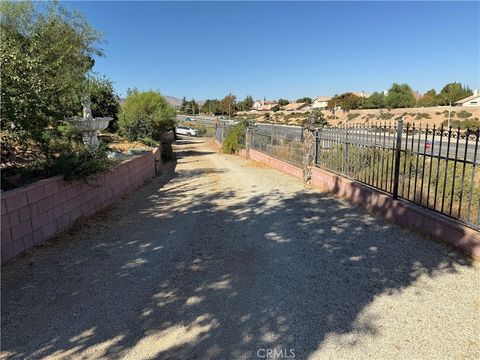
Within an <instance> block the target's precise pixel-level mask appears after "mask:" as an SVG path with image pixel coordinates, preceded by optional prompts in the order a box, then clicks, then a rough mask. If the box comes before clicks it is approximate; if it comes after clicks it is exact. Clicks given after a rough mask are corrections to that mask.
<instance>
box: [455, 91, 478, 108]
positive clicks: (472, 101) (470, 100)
mask: <svg viewBox="0 0 480 360" xmlns="http://www.w3.org/2000/svg"><path fill="white" fill-rule="evenodd" d="M455 105H457V106H480V94H479V93H478V90H474V91H473V95H472V96H469V97H466V98H465V99H462V100H458V101H457V102H456V103H455Z"/></svg>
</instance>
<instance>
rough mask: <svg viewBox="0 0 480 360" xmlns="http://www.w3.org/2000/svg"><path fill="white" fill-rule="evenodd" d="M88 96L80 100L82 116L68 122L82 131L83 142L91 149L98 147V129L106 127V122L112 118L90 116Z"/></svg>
mask: <svg viewBox="0 0 480 360" xmlns="http://www.w3.org/2000/svg"><path fill="white" fill-rule="evenodd" d="M90 105H91V101H90V97H85V98H84V99H83V100H82V106H83V118H73V119H71V120H69V121H68V122H69V123H70V124H71V125H72V126H73V127H74V128H75V129H77V130H79V131H80V132H81V133H82V136H83V142H84V144H85V145H87V146H88V147H90V148H92V149H98V146H99V145H100V143H99V142H98V137H97V133H98V131H99V130H104V129H106V128H107V126H108V123H109V122H110V121H111V120H112V119H113V118H111V117H96V118H94V117H93V116H92V110H91V109H90Z"/></svg>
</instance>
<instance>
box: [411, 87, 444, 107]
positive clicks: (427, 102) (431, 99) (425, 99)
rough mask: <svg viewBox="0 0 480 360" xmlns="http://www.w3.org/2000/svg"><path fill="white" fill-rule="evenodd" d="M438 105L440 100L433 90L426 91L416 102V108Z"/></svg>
mask: <svg viewBox="0 0 480 360" xmlns="http://www.w3.org/2000/svg"><path fill="white" fill-rule="evenodd" d="M439 103H440V98H439V97H438V95H437V92H436V91H435V89H431V90H428V91H427V92H426V93H425V95H423V96H422V97H421V98H420V99H418V101H417V106H437V105H438V104H439Z"/></svg>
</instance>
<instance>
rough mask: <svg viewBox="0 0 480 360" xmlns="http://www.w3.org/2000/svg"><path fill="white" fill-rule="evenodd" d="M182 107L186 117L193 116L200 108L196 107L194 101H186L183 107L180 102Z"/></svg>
mask: <svg viewBox="0 0 480 360" xmlns="http://www.w3.org/2000/svg"><path fill="white" fill-rule="evenodd" d="M182 107H183V113H184V114H187V115H194V114H198V113H199V112H200V107H199V106H198V104H197V102H196V101H195V99H192V100H190V101H186V102H185V105H184V104H183V101H182Z"/></svg>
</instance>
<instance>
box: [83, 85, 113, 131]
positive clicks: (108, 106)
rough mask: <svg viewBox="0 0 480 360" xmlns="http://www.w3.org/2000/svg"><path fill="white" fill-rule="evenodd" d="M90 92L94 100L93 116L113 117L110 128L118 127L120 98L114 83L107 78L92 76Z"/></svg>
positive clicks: (92, 105) (92, 106)
mask: <svg viewBox="0 0 480 360" xmlns="http://www.w3.org/2000/svg"><path fill="white" fill-rule="evenodd" d="M88 88H89V89H88V92H89V93H90V98H91V100H92V104H91V108H92V115H93V117H107V116H111V117H113V120H112V121H110V124H109V125H108V128H109V129H110V130H113V131H115V130H117V129H118V124H117V122H118V113H119V112H120V98H119V97H118V95H117V93H116V92H115V90H114V89H113V84H112V82H111V81H110V80H108V79H107V78H92V79H91V80H90V81H89V86H88Z"/></svg>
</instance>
